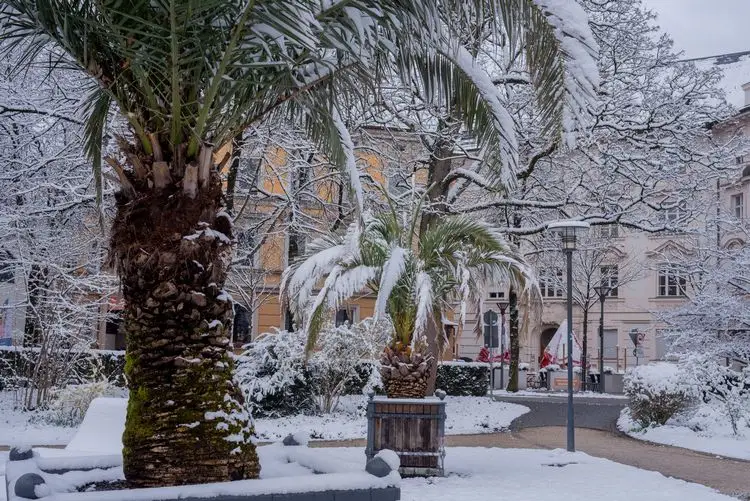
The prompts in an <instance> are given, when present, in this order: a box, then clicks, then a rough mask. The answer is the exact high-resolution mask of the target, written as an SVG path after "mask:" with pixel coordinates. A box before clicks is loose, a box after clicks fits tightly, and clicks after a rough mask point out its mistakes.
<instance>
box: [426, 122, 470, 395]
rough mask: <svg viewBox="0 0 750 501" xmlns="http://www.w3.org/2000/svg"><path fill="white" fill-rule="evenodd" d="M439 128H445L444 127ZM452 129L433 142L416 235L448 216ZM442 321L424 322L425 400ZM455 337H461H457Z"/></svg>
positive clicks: (430, 386)
mask: <svg viewBox="0 0 750 501" xmlns="http://www.w3.org/2000/svg"><path fill="white" fill-rule="evenodd" d="M441 128H446V125H445V124H443V125H442V127H441ZM450 130H452V128H450V127H448V130H444V131H443V133H444V134H443V136H442V137H439V138H438V139H437V140H436V143H435V146H434V148H433V152H432V154H431V156H430V164H429V171H428V176H427V186H429V187H431V188H432V189H431V190H430V191H429V192H428V193H427V199H426V202H427V204H426V205H427V207H428V210H425V211H424V212H423V213H422V218H421V220H420V222H419V233H420V234H424V233H425V232H426V231H427V230H428V229H429V228H430V226H431V225H433V224H435V222H436V221H438V219H439V218H440V215H441V214H444V213H446V212H447V207H446V203H445V196H446V194H447V191H448V186H446V185H445V182H444V181H445V179H446V178H447V177H448V174H450V172H451V156H452V154H453V141H451V140H450V137H451V134H450ZM442 327H443V319H442V318H435V319H434V322H427V327H426V328H425V336H426V337H427V351H428V353H429V354H430V355H431V356H432V357H433V358H434V360H435V363H433V364H432V365H431V366H430V372H429V377H428V378H427V389H426V390H425V396H430V395H432V394H434V393H435V389H436V388H435V383H436V381H437V368H438V363H439V361H440V360H442V358H443V354H442V352H441V351H442V350H441V348H442V347H443V343H442V342H441V340H442V338H443V336H444V333H443V332H442ZM456 335H457V336H458V335H460V333H457V334H456Z"/></svg>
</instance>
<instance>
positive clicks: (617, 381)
mask: <svg viewBox="0 0 750 501" xmlns="http://www.w3.org/2000/svg"><path fill="white" fill-rule="evenodd" d="M624 379H625V374H607V373H606V372H605V373H604V392H605V393H615V394H619V395H621V394H623V393H625V389H624Z"/></svg>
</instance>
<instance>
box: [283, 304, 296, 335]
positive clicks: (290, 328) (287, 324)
mask: <svg viewBox="0 0 750 501" xmlns="http://www.w3.org/2000/svg"><path fill="white" fill-rule="evenodd" d="M284 330H285V331H287V332H294V315H292V312H291V311H289V308H287V309H286V311H285V312H284Z"/></svg>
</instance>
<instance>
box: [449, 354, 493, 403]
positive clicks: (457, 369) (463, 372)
mask: <svg viewBox="0 0 750 501" xmlns="http://www.w3.org/2000/svg"><path fill="white" fill-rule="evenodd" d="M489 384H490V366H489V365H488V364H485V363H457V362H454V363H451V362H443V363H441V364H440V365H438V370H437V382H436V383H435V387H436V388H438V389H440V390H443V391H444V392H446V393H447V394H448V395H454V396H463V397H469V396H473V397H482V396H484V395H486V394H487V389H488V388H489Z"/></svg>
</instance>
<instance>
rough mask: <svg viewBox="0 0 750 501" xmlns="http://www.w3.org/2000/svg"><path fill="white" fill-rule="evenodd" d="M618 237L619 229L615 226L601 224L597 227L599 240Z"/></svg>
mask: <svg viewBox="0 0 750 501" xmlns="http://www.w3.org/2000/svg"><path fill="white" fill-rule="evenodd" d="M619 236H620V227H619V226H618V225H617V224H616V223H615V224H603V225H601V226H599V237H600V238H617V237H619Z"/></svg>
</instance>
